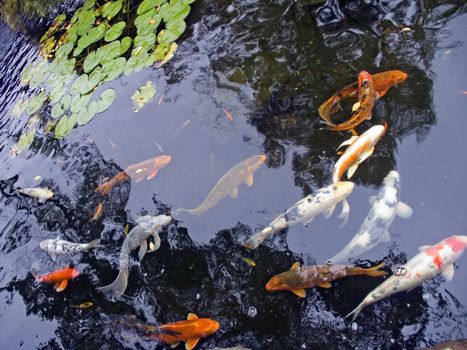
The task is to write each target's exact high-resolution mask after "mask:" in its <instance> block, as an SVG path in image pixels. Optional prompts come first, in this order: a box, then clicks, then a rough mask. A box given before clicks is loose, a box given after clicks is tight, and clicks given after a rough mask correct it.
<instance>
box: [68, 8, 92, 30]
mask: <svg viewBox="0 0 467 350" xmlns="http://www.w3.org/2000/svg"><path fill="white" fill-rule="evenodd" d="M95 20H96V17H95V15H94V12H91V11H86V12H84V13H83V14H82V15H80V16H79V21H77V22H76V23H75V24H73V26H76V31H77V33H78V35H84V34H86V33H87V32H88V31H89V30H91V28H92V25H93V24H94V22H95Z"/></svg>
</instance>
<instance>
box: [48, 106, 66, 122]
mask: <svg viewBox="0 0 467 350" xmlns="http://www.w3.org/2000/svg"><path fill="white" fill-rule="evenodd" d="M64 113H65V110H64V109H63V106H62V104H61V103H60V102H59V103H56V104H54V105H53V107H52V110H51V111H50V115H51V116H52V118H54V119H56V118H60V117H61V116H62V115H63V114H64Z"/></svg>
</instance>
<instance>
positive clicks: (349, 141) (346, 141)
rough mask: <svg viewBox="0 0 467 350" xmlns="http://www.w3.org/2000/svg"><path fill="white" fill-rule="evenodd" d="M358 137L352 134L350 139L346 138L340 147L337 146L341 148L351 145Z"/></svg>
mask: <svg viewBox="0 0 467 350" xmlns="http://www.w3.org/2000/svg"><path fill="white" fill-rule="evenodd" d="M357 138H358V136H351V137H350V139H348V140H345V141H344V142H342V143H341V144H340V145H339V147H337V149H339V148H341V147H344V146H348V145H351V144H352V143H353V142H354V141H355V140H356V139H357Z"/></svg>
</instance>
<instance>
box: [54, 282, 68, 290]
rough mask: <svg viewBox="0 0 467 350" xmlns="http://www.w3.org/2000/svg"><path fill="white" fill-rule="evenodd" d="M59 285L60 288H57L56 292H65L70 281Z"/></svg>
mask: <svg viewBox="0 0 467 350" xmlns="http://www.w3.org/2000/svg"><path fill="white" fill-rule="evenodd" d="M57 284H58V286H57V287H56V288H55V291H56V292H63V291H64V290H65V288H66V286H67V285H68V280H63V281H62V282H60V283H57ZM54 287H55V286H54Z"/></svg>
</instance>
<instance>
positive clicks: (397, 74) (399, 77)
mask: <svg viewBox="0 0 467 350" xmlns="http://www.w3.org/2000/svg"><path fill="white" fill-rule="evenodd" d="M408 76H409V75H408V74H407V73H406V72H403V71H401V70H395V71H392V72H391V75H390V77H389V80H390V81H391V83H393V84H394V85H395V84H399V83H400V82H402V81H404V80H405V79H407V77H408Z"/></svg>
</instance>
